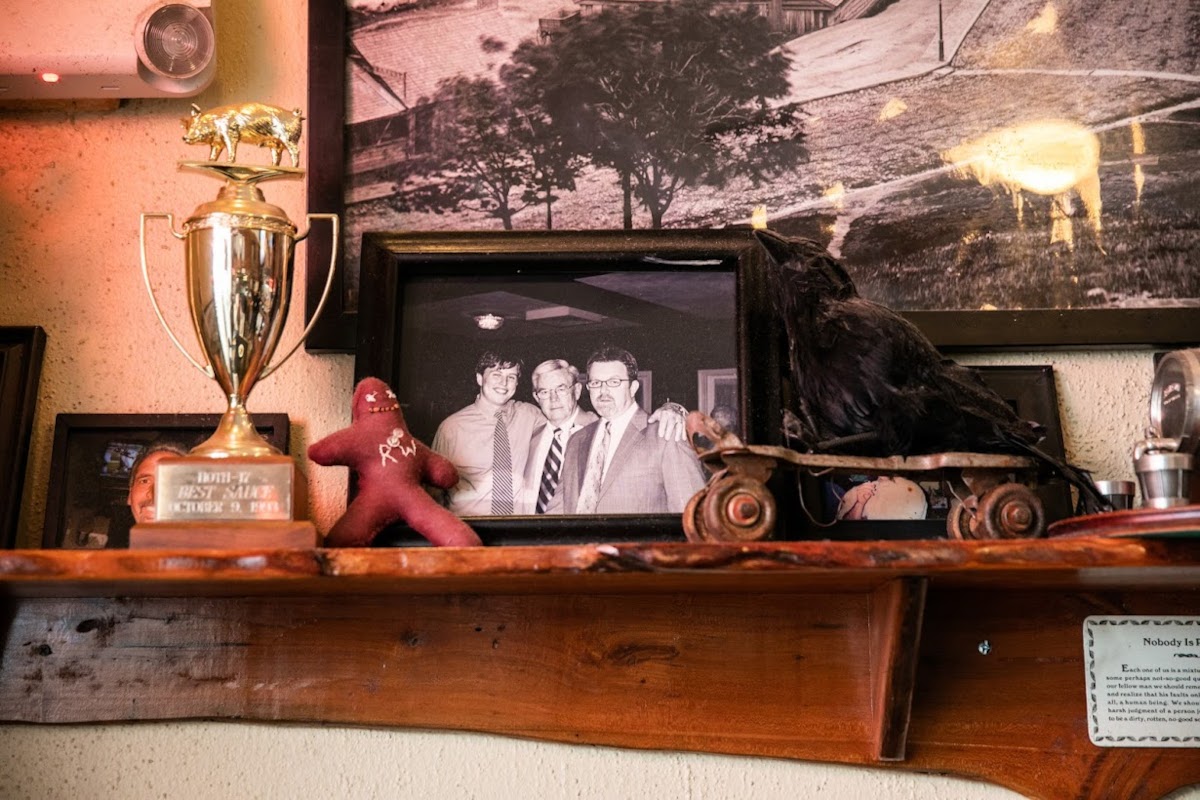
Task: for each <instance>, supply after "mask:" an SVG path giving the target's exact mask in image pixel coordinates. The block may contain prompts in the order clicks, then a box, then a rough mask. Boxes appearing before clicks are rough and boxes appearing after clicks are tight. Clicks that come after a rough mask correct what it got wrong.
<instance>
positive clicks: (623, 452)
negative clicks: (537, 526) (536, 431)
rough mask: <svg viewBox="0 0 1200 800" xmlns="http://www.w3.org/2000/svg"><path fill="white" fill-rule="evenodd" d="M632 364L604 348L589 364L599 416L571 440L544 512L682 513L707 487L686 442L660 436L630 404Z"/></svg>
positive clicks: (634, 371) (633, 386)
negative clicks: (693, 498)
mask: <svg viewBox="0 0 1200 800" xmlns="http://www.w3.org/2000/svg"><path fill="white" fill-rule="evenodd" d="M637 374H638V367H637V360H636V359H635V358H634V357H633V355H632V354H631V353H629V351H627V350H623V349H621V348H618V347H602V348H601V349H600V350H597V351H596V352H595V353H593V354H592V356H591V358H589V359H588V365H587V382H586V386H587V389H588V396H589V397H590V399H591V402H592V407H593V408H594V409H596V413H597V414H599V416H600V418H599V419H598V420H597V421H595V422H593V423H592V424H590V425H588V426H587V427H586V428H584V429H583V430H581V431H580V432H579V433H578V434H576V435H575V436H573V437H571V439H570V441H569V442H568V443H567V446H566V451H565V453H564V454H563V467H562V476H561V478H560V482H559V485H558V487H557V491H556V492H555V494H554V497H553V498H552V499H551V500H550V502H549V504H548V508H547V511H548V513H562V514H661V513H682V511H683V509H684V506H686V505H687V502H688V500H690V499H691V498H692V495H694V494H695V493H696V492H698V491H699V490H700V489H701V488H702V487H703V486H704V483H705V477H704V471H703V470H702V469H701V467H700V462H699V460H698V459H697V458H696V454H695V452H694V451H693V450H692V448H691V446H690V445H689V444H688V443H687V442H686V441H681V440H678V439H674V438H664V437H662V436H660V435H659V430H658V428H659V427H660V426H659V423H657V422H650V420H649V418H648V417H647V416H646V412H645V411H643V410H642V409H641V408H640V407H639V406H638V404H637V402H636V401H635V400H634V398H635V396H636V395H637V391H638V386H639V385H638V381H637Z"/></svg>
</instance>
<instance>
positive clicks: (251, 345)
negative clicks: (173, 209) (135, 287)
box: [141, 161, 339, 458]
mask: <svg viewBox="0 0 1200 800" xmlns="http://www.w3.org/2000/svg"><path fill="white" fill-rule="evenodd" d="M180 167H181V168H183V169H192V170H197V171H200V172H203V173H205V174H210V175H215V176H216V177H219V178H221V179H223V180H224V181H225V185H224V186H223V187H222V188H221V190H220V192H219V193H218V195H217V199H216V200H214V201H212V202H209V203H204V204H202V205H200V206H198V207H197V208H196V210H195V211H194V212H193V214H192V216H191V217H189V218H188V220H187V222H185V223H184V225H183V232H182V233H180V232H177V231H176V230H175V223H174V218H173V217H172V215H171V214H161V213H155V214H147V213H144V214H142V215H141V255H142V277H143V278H144V279H145V282H146V289H147V291H148V292H149V293H150V301H151V303H152V304H153V306H154V313H155V314H156V315H157V316H158V321H159V322H160V323H162V326H163V328H165V329H166V331H167V335H168V336H170V337H171V341H172V342H174V344H175V346H176V347H177V348H179V350H180V352H182V353H183V354H184V356H186V357H187V359H188V361H190V362H191V363H192V365H193V366H194V367H196V368H197V369H198V370H200V371H201V372H203V373H204V374H205V375H206V376H208V377H209V378H212V379H213V380H215V381H216V382H217V383H218V385H219V386H220V387H221V390H222V391H223V392H224V393H225V397H226V399H227V401H228V404H229V406H228V409H227V410H226V411H225V413H224V415H223V416H222V417H221V421H220V424H219V425H218V427H217V431H216V433H214V434H213V435H212V436H211V437H209V438H208V439H207V440H205V441H204V442H202V443H201V444H199V445H198V446H196V447H195V448H193V449H192V451H191V454H192V455H197V456H207V457H212V458H224V457H233V456H251V457H256V456H266V455H274V454H278V452H279V451H278V450H277V449H276V448H275V447H273V446H272V445H271V444H270V443H268V442H267V441H266V440H265V439H264V438H263V437H262V436H260V435H259V434H258V432H257V431H256V430H255V429H254V425H253V423H252V422H251V420H250V415H249V413H248V412H247V411H246V406H245V403H246V398H247V396H248V395H249V394H250V391H251V390H252V389H253V388H254V386H255V384H256V383H258V381H259V380H261V379H262V378H265V377H267V376H268V375H270V374H271V373H272V372H274V371H275V370H276V369H278V368H279V367H280V366H281V365H282V364H283V362H285V361H287V359H288V358H290V357H291V355H292V354H293V353H295V352H296V350H297V349H298V348H299V347H300V345H301V344H303V343H304V340H305V339H306V338H307V337H308V334H309V332H310V331H311V330H312V328H313V325H314V324H315V323H316V321H317V318H318V317H319V316H320V314H321V310H322V309H323V308H324V306H325V301H326V300H327V299H328V297H329V291H330V288H331V287H332V286H333V273H334V264H335V263H336V253H337V252H338V240H339V227H338V217H337V215H336V214H307V215H305V221H306V224H308V225H309V226H310V230H311V221H312V220H313V219H327V220H329V221H330V223H331V224H332V226H333V253H334V254H335V255H334V257H331V258H330V262H329V275H328V277H327V279H326V282H325V290H324V292H323V293H322V295H321V300H320V303H319V304H318V305H317V309H316V311H315V313H314V314H313V318H312V320H311V321H310V322H309V324H308V326H307V327H306V328H305V329H304V332H303V333H301V334H300V338H299V340H298V341H297V342H296V343H295V345H293V346H292V348H291V349H289V350H288V351H287V352H286V353H285V354H284V356H283V357H282V358H280V359H278V360H276V361H275V362H274V363H269V362H270V361H271V358H272V356H273V355H274V354H275V351H276V348H277V346H278V344H279V337H280V334H281V333H282V332H283V327H284V323H285V322H286V321H287V315H288V306H289V305H290V299H291V293H292V274H293V269H292V263H293V256H294V253H295V244H296V242H299V241H302V240H303V239H305V238H306V237H307V236H308V234H309V230H306V231H305V232H304V233H302V234H300V235H297V233H296V226H295V225H293V224H292V222H291V220H289V219H288V217H287V214H285V213H284V211H283V210H282V209H281V208H279V207H278V206H274V205H271V204H270V203H268V202H266V199H265V198H264V196H263V193H262V190H261V189H259V188H258V186H257V184H259V183H262V182H264V181H268V180H274V179H278V178H298V177H300V176H301V175H303V174H304V173H303V170H299V169H293V168H287V167H267V166H256V165H241V164H218V163H214V162H205V161H196V162H191V161H185V162H181V164H180ZM154 217H158V218H165V219H167V220H168V223H169V224H170V225H171V233H172V235H174V236H175V238H177V239H184V240H185V241H186V267H187V286H188V306H189V308H190V310H191V317H192V325H193V328H194V329H195V332H196V338H197V339H198V340H199V343H200V348H201V350H203V352H204V356H205V360H206V362H207V363H205V364H201V363H200V362H199V361H198V360H196V359H195V358H193V357H192V355H191V354H190V353H189V352H188V351H187V349H186V348H185V347H184V346H183V345H182V344H180V342H179V339H178V338H177V337H176V336H175V333H174V332H173V331H172V330H171V326H170V325H168V324H167V321H166V319H164V317H163V315H162V311H161V309H160V308H159V305H158V299H157V298H156V297H155V295H154V288H153V287H152V285H151V282H150V273H149V270H148V268H147V263H146V220H147V219H150V218H154Z"/></svg>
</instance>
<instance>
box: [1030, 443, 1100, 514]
mask: <svg viewBox="0 0 1200 800" xmlns="http://www.w3.org/2000/svg"><path fill="white" fill-rule="evenodd" d="M1009 441H1011V442H1012V443H1013V444H1014V445H1015V446H1017V447H1018V448H1019V449H1021V450H1022V451H1023V452H1025V453H1026V454H1028V455H1029V456H1031V457H1032V458H1034V459H1035V460H1037V461H1038V462H1039V463H1041V464H1043V465H1044V466H1046V467H1047V468H1049V469H1050V470H1051V471H1052V472H1054V473H1055V474H1056V475H1058V476H1059V477H1060V478H1062V479H1063V480H1065V481H1066V482H1067V483H1069V484H1071V485H1072V486H1074V487H1075V488H1076V489H1077V490H1079V502H1078V503H1077V504H1076V508H1075V513H1076V514H1097V513H1099V512H1101V511H1112V505H1111V504H1110V503H1109V502H1108V501H1107V500H1106V499H1104V495H1102V494H1100V490H1099V489H1097V488H1096V484H1094V483H1092V476H1091V473H1089V472H1088V471H1087V470H1086V469H1082V468H1081V467H1077V466H1075V465H1074V464H1071V463H1069V462H1067V461H1062V460H1060V459H1058V458H1055V457H1054V456H1052V455H1050V454H1049V453H1047V452H1045V451H1044V450H1041V449H1039V448H1038V447H1037V446H1036V445H1032V444H1029V443H1028V442H1023V441H1020V440H1018V439H1015V438H1013V439H1010V440H1009Z"/></svg>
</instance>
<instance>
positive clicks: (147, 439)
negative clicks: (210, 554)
mask: <svg viewBox="0 0 1200 800" xmlns="http://www.w3.org/2000/svg"><path fill="white" fill-rule="evenodd" d="M220 419H221V415H220V414H59V415H58V417H57V418H56V419H55V424H54V449H53V455H52V456H51V462H50V481H49V485H48V490H47V495H46V517H45V525H44V527H43V531H42V547H45V548H67V549H117V548H120V547H128V545H129V528H130V527H131V526H132V524H133V516H132V514H131V513H130V511H129V507H128V505H126V504H125V498H126V497H127V495H128V492H129V471H128V466H129V465H128V463H123V464H122V465H117V464H115V463H114V462H113V461H112V460H111V459H106V458H105V456H106V454H108V455H115V454H116V451H117V450H118V449H120V448H123V447H128V448H130V450H129V452H133V451H138V448H145V447H148V446H152V445H154V444H156V443H160V442H165V441H169V442H171V443H173V444H177V445H180V446H183V447H185V448H191V447H193V446H195V445H197V444H199V443H200V442H201V441H202V440H203V439H205V438H207V437H208V436H210V435H212V432H213V431H214V430H216V427H217V423H218V422H219V421H220ZM253 419H254V426H255V429H256V430H257V431H258V432H259V433H260V434H262V435H263V436H264V437H265V438H266V439H267V441H268V442H270V443H271V444H272V445H274V446H275V447H277V448H279V450H280V452H283V453H286V452H287V451H288V436H289V432H290V427H291V426H290V423H289V421H288V416H287V414H254V416H253ZM129 452H127V453H126V454H125V457H126V459H128V458H129ZM138 452H140V451H138ZM133 457H134V458H136V454H134V455H133ZM87 519H90V520H93V522H92V523H90V524H94V525H96V526H97V529H96V530H91V531H84V530H83V522H84V520H87ZM71 535H74V538H73V539H70V540H68V537H69V536H71ZM88 542H90V544H88Z"/></svg>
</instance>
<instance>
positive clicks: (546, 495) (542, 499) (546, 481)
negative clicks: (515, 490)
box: [536, 428, 563, 514]
mask: <svg viewBox="0 0 1200 800" xmlns="http://www.w3.org/2000/svg"><path fill="white" fill-rule="evenodd" d="M561 436H562V428H555V429H554V435H553V436H551V437H550V452H549V453H547V454H546V466H544V467H543V468H542V482H541V484H540V485H539V486H538V497H537V508H536V511H537V513H539V514H545V513H546V506H547V504H549V502H550V498H551V497H554V490H555V489H557V488H558V473H559V470H561V469H562V454H563V446H562V438H561Z"/></svg>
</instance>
